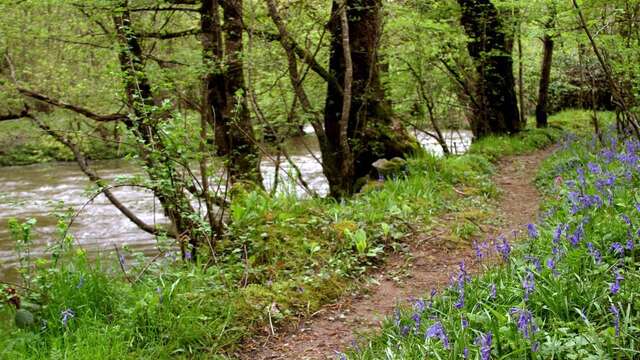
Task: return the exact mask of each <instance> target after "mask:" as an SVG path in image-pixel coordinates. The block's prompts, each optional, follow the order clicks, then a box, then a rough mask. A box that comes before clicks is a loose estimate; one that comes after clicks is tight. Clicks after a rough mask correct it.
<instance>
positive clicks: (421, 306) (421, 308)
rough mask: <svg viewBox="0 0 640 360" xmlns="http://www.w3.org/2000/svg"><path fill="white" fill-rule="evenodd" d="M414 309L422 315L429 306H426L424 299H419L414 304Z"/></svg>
mask: <svg viewBox="0 0 640 360" xmlns="http://www.w3.org/2000/svg"><path fill="white" fill-rule="evenodd" d="M413 308H414V309H415V310H416V312H419V313H422V312H424V310H425V309H426V308H427V305H426V304H425V302H424V300H423V299H418V300H416V302H415V303H413Z"/></svg>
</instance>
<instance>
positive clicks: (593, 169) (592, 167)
mask: <svg viewBox="0 0 640 360" xmlns="http://www.w3.org/2000/svg"><path fill="white" fill-rule="evenodd" d="M587 168H588V169H589V172H590V173H592V174H594V175H598V174H600V173H601V172H602V168H601V167H600V165H599V164H596V163H592V162H590V163H588V164H587Z"/></svg>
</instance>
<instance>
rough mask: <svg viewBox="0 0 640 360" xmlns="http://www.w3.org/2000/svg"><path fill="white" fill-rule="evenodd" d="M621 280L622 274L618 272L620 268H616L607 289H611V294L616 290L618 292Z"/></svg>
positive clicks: (615, 292)
mask: <svg viewBox="0 0 640 360" xmlns="http://www.w3.org/2000/svg"><path fill="white" fill-rule="evenodd" d="M622 280H624V276H622V274H620V270H616V272H615V278H614V279H613V283H611V286H610V287H609V290H611V294H613V295H616V294H617V293H618V292H620V282H621V281H622Z"/></svg>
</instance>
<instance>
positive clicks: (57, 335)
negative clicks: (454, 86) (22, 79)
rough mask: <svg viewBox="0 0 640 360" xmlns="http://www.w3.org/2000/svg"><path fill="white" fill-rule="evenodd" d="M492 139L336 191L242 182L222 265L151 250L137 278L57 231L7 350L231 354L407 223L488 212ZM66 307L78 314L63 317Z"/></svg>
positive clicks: (321, 295) (33, 354)
mask: <svg viewBox="0 0 640 360" xmlns="http://www.w3.org/2000/svg"><path fill="white" fill-rule="evenodd" d="M560 134H561V132H560V131H559V130H557V129H549V130H542V131H530V132H526V133H524V134H523V135H522V136H521V137H518V138H517V139H515V140H504V139H495V140H493V141H495V142H500V141H503V142H504V141H506V142H508V143H510V144H513V146H514V148H518V149H520V150H518V151H529V150H534V149H535V148H537V147H543V146H547V145H550V144H551V143H553V142H554V141H555V140H557V139H558V138H559V136H560ZM520 142H524V143H526V144H527V145H526V147H522V146H520V145H519V143H520ZM492 146H493V145H492V142H490V141H485V142H481V143H478V144H474V151H472V152H471V153H470V154H467V155H463V156H455V157H447V158H436V157H434V156H431V155H427V154H420V155H419V156H418V157H416V158H414V159H410V161H409V167H408V171H407V174H406V176H402V177H400V178H399V179H397V180H396V181H389V182H386V183H385V184H384V186H377V185H374V186H369V187H368V190H366V191H365V192H364V193H362V194H359V195H357V196H355V197H354V198H352V199H350V200H346V201H343V202H340V203H338V202H335V201H331V200H327V199H309V200H304V201H301V200H299V199H296V198H295V197H293V196H290V195H287V194H282V195H277V196H275V197H269V196H268V195H267V194H265V193H261V192H248V193H244V194H238V195H237V197H236V198H235V199H234V202H233V205H232V207H231V209H230V216H231V219H232V222H231V225H230V227H229V229H228V239H227V240H223V241H221V242H219V243H218V245H217V256H216V259H215V262H214V265H212V266H205V264H204V263H199V264H190V263H186V264H185V263H183V262H181V261H179V260H178V261H175V259H172V258H171V256H169V257H166V258H162V259H159V260H158V261H156V262H154V263H153V264H152V265H151V266H150V267H149V268H148V269H147V271H146V272H145V274H144V276H141V277H140V280H139V281H138V282H136V283H135V284H129V283H128V282H127V281H125V280H124V277H123V275H122V273H121V271H120V270H119V267H118V266H116V265H115V264H117V261H115V260H114V259H113V258H105V259H103V260H102V262H98V263H93V262H89V261H87V260H86V258H85V255H84V254H83V253H82V252H81V251H79V250H77V249H75V248H73V247H70V246H68V245H66V244H67V243H66V242H61V245H60V248H62V249H64V251H63V253H64V254H66V255H65V256H64V257H63V259H64V260H61V261H60V263H59V264H58V266H51V264H50V263H48V262H46V261H42V264H40V266H39V269H40V270H39V271H38V272H37V275H36V276H35V277H34V280H33V284H32V285H31V286H32V288H33V292H31V293H30V295H28V296H26V297H27V298H28V299H29V300H30V301H31V302H33V303H37V304H40V305H41V306H42V307H41V308H39V309H38V310H34V312H35V313H36V315H37V317H38V319H39V322H42V321H44V323H39V324H38V326H34V327H33V328H30V329H26V330H20V329H17V328H15V327H14V325H13V324H12V317H13V313H12V310H11V308H10V307H8V306H3V307H2V309H0V314H1V316H2V317H3V318H4V319H5V320H4V321H2V322H1V323H0V349H2V350H0V358H3V359H25V358H30V359H55V358H64V359H95V358H105V359H109V358H110V359H138V358H160V359H163V358H215V356H219V357H223V356H225V355H224V354H229V353H230V352H233V351H235V350H237V349H238V348H239V347H241V345H242V341H245V340H246V339H248V338H251V337H255V336H256V334H264V333H265V329H268V328H269V327H270V324H273V325H274V326H276V327H277V326H279V325H283V324H285V323H287V322H290V321H293V320H294V319H296V318H297V317H299V316H305V315H309V314H311V313H313V312H315V311H317V310H318V309H319V308H320V306H322V305H324V304H327V303H329V302H331V301H333V300H335V299H337V298H338V297H339V296H341V295H342V294H344V293H345V292H346V291H349V290H351V289H353V288H354V287H357V286H358V284H359V283H360V282H362V281H365V280H366V278H367V277H368V274H369V273H370V272H371V271H372V270H374V269H375V268H377V267H379V266H381V265H382V263H383V261H384V258H385V256H386V254H388V253H390V252H392V251H396V250H397V249H400V248H402V246H401V243H402V242H403V241H404V238H405V237H406V236H409V235H410V233H411V231H412V230H411V229H415V230H416V231H428V230H429V229H430V228H431V227H433V226H436V223H435V221H436V220H437V218H438V216H440V215H442V214H444V213H460V214H462V213H470V214H471V213H473V214H477V213H484V215H483V216H484V217H486V218H489V217H490V213H489V210H488V209H489V205H490V204H491V201H492V198H493V197H495V195H496V188H495V185H494V184H493V183H492V182H491V174H492V172H493V170H494V165H493V163H492V162H493V161H495V160H496V159H497V157H498V156H499V155H502V154H507V153H508V152H507V151H505V152H503V153H500V152H499V150H496V149H494V148H492ZM489 154H490V155H489ZM454 187H456V188H457V189H462V190H463V191H464V193H465V194H466V196H464V197H461V196H460V195H459V194H458V192H456V191H454ZM61 226H62V227H64V225H63V224H62V225H61ZM472 232H473V228H468V226H467V227H465V226H464V225H460V226H459V227H458V228H457V230H455V231H454V232H453V233H454V235H455V236H458V237H459V238H460V239H452V241H464V239H465V238H468V237H469V235H470V233H472ZM23 242H24V241H23ZM25 245H27V244H22V245H21V246H25ZM206 260H207V259H206V257H205V256H203V257H202V261H203V262H204V261H206ZM146 261H148V259H144V257H142V256H140V257H138V258H136V260H132V261H128V262H127V264H126V265H125V266H126V268H127V272H128V274H129V275H130V276H131V277H135V275H136V274H138V273H139V272H140V271H141V270H142V269H143V268H145V264H146ZM81 279H82V280H81ZM66 309H71V310H73V311H74V312H75V317H73V318H72V319H69V320H68V323H67V325H66V326H65V325H63V324H62V321H61V313H62V312H63V311H64V310H66Z"/></svg>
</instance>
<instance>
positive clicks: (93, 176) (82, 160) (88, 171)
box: [28, 115, 165, 235]
mask: <svg viewBox="0 0 640 360" xmlns="http://www.w3.org/2000/svg"><path fill="white" fill-rule="evenodd" d="M28 117H29V118H30V119H31V120H32V121H33V122H34V123H35V124H36V125H37V126H38V127H39V128H40V129H42V130H43V131H44V132H46V133H47V134H48V135H49V136H51V137H53V138H54V139H56V140H57V141H59V142H61V143H62V144H64V145H65V146H66V147H67V148H68V149H69V150H71V152H72V153H73V155H74V156H75V158H76V161H77V162H78V165H79V166H80V170H82V172H83V173H85V175H87V177H88V178H89V180H91V181H92V182H94V183H95V184H96V185H98V186H100V187H101V188H102V193H103V194H104V195H105V196H106V197H107V199H109V201H110V202H111V204H113V206H115V207H116V208H117V209H118V210H119V211H120V212H121V213H122V214H123V215H124V216H126V217H127V218H128V219H129V220H131V222H133V223H134V224H136V226H138V228H140V229H141V230H143V231H145V232H147V233H149V234H152V235H160V234H164V233H165V232H164V231H161V230H160V229H158V228H157V227H155V226H152V225H149V224H147V223H145V222H144V221H143V220H142V219H140V218H139V217H138V216H137V215H136V214H134V213H133V212H132V211H131V210H130V209H129V208H128V207H127V206H126V205H124V204H123V203H122V202H120V200H118V198H117V197H116V196H115V195H114V194H113V192H111V190H110V189H109V188H107V187H104V184H105V181H104V180H103V179H102V178H101V177H100V176H99V175H98V173H96V172H95V171H94V170H93V169H92V168H91V167H90V166H89V162H88V160H87V158H86V157H85V156H84V154H83V153H82V152H81V151H80V149H79V148H78V146H77V145H76V144H75V143H74V142H73V141H71V140H69V139H68V138H67V137H65V136H63V135H61V134H59V133H58V132H57V131H55V130H53V129H52V128H51V127H49V125H47V124H46V123H45V122H43V121H42V120H40V119H38V118H36V117H35V116H32V115H28Z"/></svg>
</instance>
